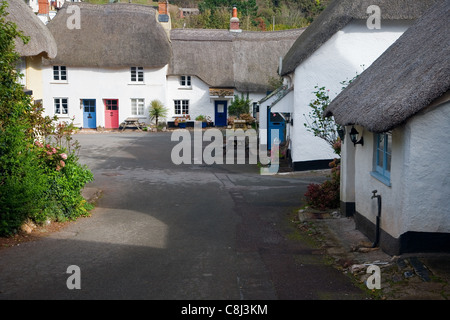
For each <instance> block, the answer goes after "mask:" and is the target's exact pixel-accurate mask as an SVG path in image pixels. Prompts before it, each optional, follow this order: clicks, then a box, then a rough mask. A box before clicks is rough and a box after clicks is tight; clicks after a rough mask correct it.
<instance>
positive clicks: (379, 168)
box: [372, 133, 392, 186]
mask: <svg viewBox="0 0 450 320" xmlns="http://www.w3.org/2000/svg"><path fill="white" fill-rule="evenodd" d="M391 157H392V134H391V133H379V134H376V135H375V144H374V168H373V169H374V170H373V172H372V176H374V177H375V178H377V179H378V180H380V181H381V182H383V183H384V184H387V185H389V186H390V184H391Z"/></svg>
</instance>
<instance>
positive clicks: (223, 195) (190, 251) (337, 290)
mask: <svg viewBox="0 0 450 320" xmlns="http://www.w3.org/2000/svg"><path fill="white" fill-rule="evenodd" d="M170 137H171V134H170V133H139V132H125V133H108V134H106V133H102V134H78V135H76V136H75V138H76V139H77V140H78V141H79V142H80V143H81V145H82V149H81V152H80V159H81V161H82V162H83V163H85V164H86V165H88V166H89V167H90V169H91V170H92V172H93V173H94V177H95V181H94V182H92V183H91V184H89V185H88V187H89V188H94V189H98V190H101V192H102V196H101V197H100V199H99V200H98V202H97V206H96V208H95V209H94V211H93V212H92V216H91V217H89V218H83V219H80V220H78V221H77V222H75V223H72V224H70V225H69V226H68V227H66V228H65V229H63V230H61V231H59V232H56V233H54V234H51V235H50V236H48V237H47V238H44V239H42V240H39V241H35V242H28V243H24V244H21V245H20V246H18V247H12V248H8V249H5V250H1V251H0V299H151V300H266V299H267V300H291V299H292V300H295V299H302V300H318V299H363V298H364V294H363V292H362V291H361V290H360V289H358V288H356V287H354V286H353V284H352V283H351V282H350V280H349V279H348V278H347V277H346V276H345V275H343V274H342V273H341V272H339V271H337V270H336V269H334V268H333V267H331V266H329V265H328V264H326V263H325V261H324V259H323V256H321V255H320V254H319V253H318V251H317V249H316V248H314V247H312V246H311V245H310V244H308V243H304V242H302V241H301V240H300V239H298V237H296V232H297V231H296V229H295V227H294V226H293V224H292V223H291V222H290V217H291V215H292V212H293V211H292V210H293V209H294V208H298V207H300V206H301V205H302V203H301V199H302V195H303V194H304V192H305V191H306V186H307V185H308V184H309V183H310V182H318V181H320V180H321V179H323V178H322V177H320V176H314V175H307V174H306V175H301V174H288V175H269V176H268V175H260V174H259V169H258V167H257V166H256V165H248V164H245V165H237V164H229V165H218V164H213V165H206V164H204V163H203V164H187V165H184V164H182V165H174V164H173V162H172V160H171V151H172V148H173V146H174V145H175V144H177V142H172V141H171V140H170ZM72 265H75V266H78V267H79V273H78V274H79V276H80V277H79V280H80V281H79V282H78V284H79V285H80V289H76V288H75V289H69V288H68V286H67V283H68V279H69V278H70V277H71V276H72V274H71V273H67V268H68V267H69V266H72ZM74 275H75V274H74ZM70 279H72V280H73V278H70ZM72 280H70V281H72ZM70 281H69V282H70ZM70 283H75V282H73V281H72V282H70Z"/></svg>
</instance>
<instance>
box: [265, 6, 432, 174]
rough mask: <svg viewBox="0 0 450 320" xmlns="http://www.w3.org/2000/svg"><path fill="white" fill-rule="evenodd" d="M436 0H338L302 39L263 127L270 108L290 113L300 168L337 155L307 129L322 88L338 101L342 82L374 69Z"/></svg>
mask: <svg viewBox="0 0 450 320" xmlns="http://www.w3.org/2000/svg"><path fill="white" fill-rule="evenodd" d="M435 2H438V0H436V1H433V0H429V1H416V0H358V1H354V0H336V1H333V2H331V3H330V4H329V5H328V6H327V8H326V9H325V10H324V11H323V12H322V13H321V15H320V16H319V17H318V18H316V20H315V21H314V22H313V23H312V24H311V25H310V26H309V27H308V28H307V29H306V30H305V32H303V33H302V34H301V35H300V37H299V38H298V39H297V40H296V42H295V43H294V45H293V46H292V47H291V49H290V50H289V51H288V53H287V54H286V55H285V56H284V59H283V61H282V66H281V75H282V76H283V77H284V79H285V86H286V89H284V90H281V92H279V93H278V96H277V97H276V98H272V100H270V101H269V102H267V101H266V102H264V103H262V104H261V108H260V115H261V123H260V124H261V128H263V129H264V125H266V128H267V124H266V123H267V119H263V116H264V115H267V112H265V111H264V110H263V109H264V108H265V109H269V110H268V112H272V113H274V112H280V113H283V112H284V113H289V115H290V119H287V120H289V124H288V125H287V128H286V132H287V135H288V136H287V137H286V140H287V141H288V142H289V155H290V158H291V163H292V167H293V169H294V170H307V169H317V168H327V167H328V163H329V162H330V159H333V158H334V157H335V156H336V155H335V154H334V153H333V150H332V148H331V146H330V145H329V144H328V143H326V142H325V141H324V140H322V139H320V138H317V137H315V136H313V134H312V133H310V132H308V131H307V129H306V128H305V126H304V123H305V122H306V119H305V115H308V113H309V111H310V110H311V108H310V107H309V103H310V102H312V101H313V100H314V99H315V98H316V97H315V95H314V93H313V92H314V91H316V90H317V89H316V86H318V87H325V88H326V89H327V90H329V95H330V98H331V99H332V98H334V97H335V96H336V95H337V94H338V93H339V92H340V91H341V90H342V84H341V82H342V81H348V80H351V79H353V78H354V77H355V76H356V75H357V74H360V73H361V72H362V71H363V70H364V69H365V68H367V67H369V66H370V65H371V63H372V62H373V61H375V60H376V59H377V58H378V57H379V56H380V55H381V54H382V53H383V52H384V51H385V50H386V49H387V48H388V47H389V46H390V45H391V44H393V43H394V42H395V41H396V40H397V39H398V38H399V37H400V36H401V35H402V34H403V32H405V31H406V30H407V29H408V27H410V26H411V25H412V23H413V21H414V20H415V19H417V18H418V17H420V16H421V15H422V14H423V12H424V11H425V10H426V9H427V8H429V7H430V6H431V5H432V4H433V3H435ZM373 5H376V6H377V7H378V8H379V9H380V12H378V13H379V16H378V17H379V19H378V20H379V21H378V22H379V24H380V28H379V29H377V26H376V24H375V25H374V24H373V21H374V20H375V22H376V20H377V18H378V17H377V12H376V11H371V10H372V8H373ZM369 7H370V8H369ZM368 9H370V10H368ZM261 133H262V135H261V136H260V138H261V142H262V143H264V141H266V143H267V139H266V138H265V137H264V134H265V133H264V131H261ZM269 143H270V141H269Z"/></svg>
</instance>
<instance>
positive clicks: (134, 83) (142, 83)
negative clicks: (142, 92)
mask: <svg viewBox="0 0 450 320" xmlns="http://www.w3.org/2000/svg"><path fill="white" fill-rule="evenodd" d="M128 85H129V86H133V85H137V86H143V85H145V82H137V81H136V82H128Z"/></svg>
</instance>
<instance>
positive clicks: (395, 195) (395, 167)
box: [352, 126, 406, 238]
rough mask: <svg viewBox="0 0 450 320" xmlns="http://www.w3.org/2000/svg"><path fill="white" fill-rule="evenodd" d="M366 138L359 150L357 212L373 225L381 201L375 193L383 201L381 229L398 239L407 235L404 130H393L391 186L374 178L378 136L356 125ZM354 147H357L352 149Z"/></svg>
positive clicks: (357, 155)
mask: <svg viewBox="0 0 450 320" xmlns="http://www.w3.org/2000/svg"><path fill="white" fill-rule="evenodd" d="M355 128H356V129H357V130H358V132H359V133H360V134H362V135H363V137H364V145H363V146H361V145H356V147H354V148H355V161H354V163H355V210H356V212H358V213H359V214H361V215H362V216H364V217H365V218H367V219H368V220H369V221H371V222H372V223H373V224H376V216H377V214H378V206H377V200H376V199H371V197H372V191H373V190H377V191H378V192H377V194H379V195H381V198H382V213H381V216H382V217H381V228H382V229H383V230H384V231H386V232H387V233H389V234H390V235H391V236H393V237H394V238H398V237H399V236H400V235H401V234H402V233H403V226H404V221H403V219H404V216H403V215H402V208H403V202H404V199H403V192H404V191H403V188H404V187H406V186H405V185H404V181H403V175H404V172H403V170H404V169H405V168H404V165H403V164H404V157H405V152H406V150H405V147H404V139H405V137H404V130H403V128H396V129H395V130H393V131H392V156H391V186H388V185H386V184H384V183H383V182H381V181H380V180H378V179H377V178H375V177H373V176H372V175H371V174H370V173H371V172H372V171H374V144H375V135H374V134H373V133H371V132H368V131H367V130H364V128H362V127H360V126H355ZM352 147H353V146H352Z"/></svg>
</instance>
